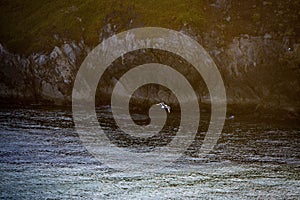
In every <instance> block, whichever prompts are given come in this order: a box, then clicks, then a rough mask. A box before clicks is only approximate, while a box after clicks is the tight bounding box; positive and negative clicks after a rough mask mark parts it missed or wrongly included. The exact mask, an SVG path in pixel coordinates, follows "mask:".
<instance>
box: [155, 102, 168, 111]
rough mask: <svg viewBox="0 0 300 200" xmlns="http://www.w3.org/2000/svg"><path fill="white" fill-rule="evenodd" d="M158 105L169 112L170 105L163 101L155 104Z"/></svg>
mask: <svg viewBox="0 0 300 200" xmlns="http://www.w3.org/2000/svg"><path fill="white" fill-rule="evenodd" d="M156 105H158V106H160V107H161V108H162V109H164V110H165V111H167V112H168V113H170V112H171V107H170V106H168V105H167V104H165V102H160V103H158V104H156Z"/></svg>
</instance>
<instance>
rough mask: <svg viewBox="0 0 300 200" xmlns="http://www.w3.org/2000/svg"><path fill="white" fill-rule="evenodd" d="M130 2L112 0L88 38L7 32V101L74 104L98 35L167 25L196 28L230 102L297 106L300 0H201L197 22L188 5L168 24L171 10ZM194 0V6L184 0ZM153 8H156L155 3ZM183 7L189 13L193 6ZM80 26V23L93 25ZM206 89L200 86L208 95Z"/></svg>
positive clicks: (0, 89)
mask: <svg viewBox="0 0 300 200" xmlns="http://www.w3.org/2000/svg"><path fill="white" fill-rule="evenodd" d="M124 2H126V1H124ZM124 2H123V3H122V2H121V1H114V2H111V4H113V3H115V4H117V5H118V6H119V8H118V10H115V9H112V10H109V11H108V13H107V14H105V15H104V17H103V18H102V19H101V20H102V24H101V25H99V27H97V30H98V32H96V33H95V34H93V37H96V38H97V41H96V42H95V41H94V42H91V41H89V40H88V39H86V37H85V35H84V34H85V33H82V37H77V38H72V36H70V38H67V35H59V34H56V33H55V29H54V33H51V32H49V37H51V38H52V40H54V41H55V42H45V45H46V46H47V48H44V49H43V48H41V47H39V48H36V49H34V48H33V47H32V46H30V45H31V44H28V45H29V46H30V51H26V50H24V48H20V49H18V47H14V46H13V45H10V44H11V42H10V41H9V39H10V38H9V37H8V36H6V35H5V34H1V41H0V42H1V44H0V65H1V66H0V80H1V81H0V98H1V101H2V102H3V103H11V102H14V103H42V104H69V105H70V102H71V93H72V88H73V83H74V80H75V77H76V73H77V70H78V68H79V67H80V64H81V63H82V61H83V59H84V58H85V57H86V55H87V54H88V53H89V51H90V50H91V49H93V48H94V47H95V46H96V45H97V44H98V43H99V42H101V41H102V40H103V39H105V38H107V37H110V36H112V35H113V34H115V33H118V32H120V31H123V30H128V29H131V28H134V27H143V26H163V27H166V28H172V29H175V30H178V31H181V32H183V33H185V34H187V35H189V36H191V37H192V38H194V39H195V40H197V41H198V42H199V43H200V44H201V45H202V46H203V47H204V48H205V49H206V51H207V52H208V53H209V54H210V56H211V57H212V58H213V60H214V61H215V63H216V65H217V67H218V68H219V70H220V72H221V75H222V77H223V80H224V83H225V86H226V92H227V97H228V103H229V104H240V105H244V104H252V105H256V106H257V107H260V106H261V107H272V108H280V109H286V110H290V111H292V112H297V111H299V108H300V101H299V100H300V40H299V36H300V33H299V31H300V26H299V21H300V20H299V16H300V12H299V8H300V2H299V1H293V2H291V1H276V2H274V1H258V0H257V1H245V2H243V3H242V2H239V1H234V0H216V1H213V0H207V1H201V8H199V9H200V11H201V13H202V15H201V17H202V18H203V19H204V20H203V19H202V18H201V19H202V21H201V22H203V24H199V23H200V22H199V21H197V23H196V22H195V20H194V19H195V18H197V17H199V16H198V15H195V16H194V15H192V16H188V17H186V16H183V17H181V18H180V17H178V16H179V15H180V16H181V15H182V13H178V15H177V14H176V13H172V14H173V16H168V17H167V18H166V19H168V18H174V22H171V23H170V25H166V24H163V23H162V22H161V21H163V20H164V19H165V18H164V19H157V20H158V21H157V22H156V21H155V19H152V18H151V20H149V19H147V17H145V15H146V14H147V13H143V14H141V13H139V12H137V11H136V10H137V8H136V7H134V5H133V4H130V5H127V4H126V3H124ZM180 2H181V1H180ZM191 2H193V1H191ZM198 2H200V1H198ZM189 4H191V5H190V6H193V5H192V4H193V3H188V2H185V3H184V5H185V6H186V5H189ZM146 6H147V5H146ZM174 6H176V5H174ZM63 8H64V7H62V9H63ZM80 8H81V7H80V6H78V5H72V6H70V5H68V6H67V7H66V8H65V9H64V12H69V13H66V14H67V15H68V14H70V13H71V14H72V12H73V14H74V13H76V12H79V11H80ZM158 9H159V8H158ZM179 9H181V8H179ZM78 10H79V11H78ZM120 10H121V11H120ZM123 10H124V11H123ZM192 11H193V9H191V12H192ZM200 11H199V12H200ZM148 12H149V13H151V12H152V11H151V8H149V9H148ZM184 13H189V9H187V10H186V11H184V12H183V14H184ZM71 14H70V15H71ZM1 15H5V14H3V13H2V14H1ZM77 15H78V16H77ZM84 15H85V14H83V15H80V16H79V13H76V15H74V18H75V17H76V18H75V19H76V20H77V21H78V23H80V22H81V20H82V18H84V17H83V16H84ZM117 19H118V20H117ZM27 20H29V19H27ZM61 20H62V19H61ZM159 20H160V21H159ZM198 22H199V23H198ZM6 26H9V25H8V24H3V25H1V32H5V31H6V29H5V27H6ZM74 26H77V25H74ZM80 26H81V29H82V30H84V29H86V28H87V27H85V25H82V24H81V25H80ZM52 40H51V41H52ZM31 41H32V40H31ZM47 41H48V40H47ZM141 59H143V58H141ZM144 59H145V58H144ZM170 59H172V58H170ZM144 61H147V60H144ZM141 62H143V60H141ZM207 95H208V94H207V93H205V92H203V94H202V96H203V98H204V99H205V96H207Z"/></svg>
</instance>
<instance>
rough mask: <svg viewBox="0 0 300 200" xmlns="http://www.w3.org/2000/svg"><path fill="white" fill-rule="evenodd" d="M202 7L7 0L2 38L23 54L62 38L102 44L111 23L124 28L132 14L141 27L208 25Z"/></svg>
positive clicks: (143, 0) (1, 12) (131, 0)
mask: <svg viewBox="0 0 300 200" xmlns="http://www.w3.org/2000/svg"><path fill="white" fill-rule="evenodd" d="M201 10H202V4H201V1H199V0H170V1H169V0H166V1H159V0H85V1H80V0H1V2H0V16H1V17H0V27H1V28H0V29H1V31H0V43H1V44H4V45H5V46H6V47H7V48H8V49H9V50H10V51H13V52H16V53H21V54H30V53H33V52H41V51H49V50H51V49H52V48H53V46H54V45H59V44H60V43H62V41H61V40H59V39H57V38H62V39H71V40H77V41H78V40H80V39H82V38H84V40H85V41H86V43H87V44H88V45H96V44H97V43H98V42H99V31H100V29H101V28H102V27H103V26H104V25H105V24H106V23H111V24H112V25H117V27H118V28H117V31H118V32H119V31H124V30H126V29H128V28H129V27H128V26H129V24H130V21H131V19H133V21H134V23H135V24H136V25H135V26H136V27H138V26H140V27H142V26H160V27H165V28H173V29H179V28H180V26H182V24H184V23H189V24H193V25H195V26H197V27H202V26H204V25H205V19H204V17H203V12H201ZM55 35H56V36H58V37H56V38H55V37H54V36H55Z"/></svg>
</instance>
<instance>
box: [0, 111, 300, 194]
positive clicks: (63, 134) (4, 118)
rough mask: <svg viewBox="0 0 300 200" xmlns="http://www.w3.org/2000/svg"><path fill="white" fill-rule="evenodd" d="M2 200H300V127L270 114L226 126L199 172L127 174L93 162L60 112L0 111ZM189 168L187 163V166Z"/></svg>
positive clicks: (239, 119)
mask: <svg viewBox="0 0 300 200" xmlns="http://www.w3.org/2000/svg"><path fill="white" fill-rule="evenodd" d="M0 136H1V137H0V148H1V149H0V169H1V170H0V177H1V182H0V192H1V193H0V197H1V198H4V199H73V198H74V199H78V198H86V199H103V198H105V199H126V198H127V199H132V198H137V199H168V198H169V199H186V198H192V199H193V198H194V199H197V198H212V199H245V198H247V199H299V198H300V144H299V142H300V125H299V126H298V125H297V123H289V120H287V119H279V120H277V121H276V120H273V119H272V116H270V117H265V118H263V119H257V118H255V116H248V115H247V116H242V115H241V116H235V118H234V119H231V120H227V121H226V124H225V127H224V131H223V134H222V137H221V138H220V139H219V142H218V144H217V146H216V147H215V149H214V151H213V152H212V153H211V154H210V155H209V156H208V157H207V159H205V161H203V162H197V163H196V164H195V163H194V164H195V165H197V171H186V172H185V171H181V172H176V171H172V172H171V171H170V172H167V171H164V172H161V173H133V172H131V173H126V172H120V171H116V170H114V169H111V168H109V167H107V166H106V165H105V164H102V163H101V162H100V161H98V160H97V159H96V158H94V157H93V156H92V155H91V154H90V153H89V152H88V151H87V150H86V148H85V147H84V145H83V144H82V142H81V140H80V139H79V137H78V134H77V133H76V131H75V129H74V124H73V121H72V113H71V111H70V110H69V109H62V108H37V107H33V108H26V109H25V108H2V109H1V111H0ZM187 164H188V163H187Z"/></svg>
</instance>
